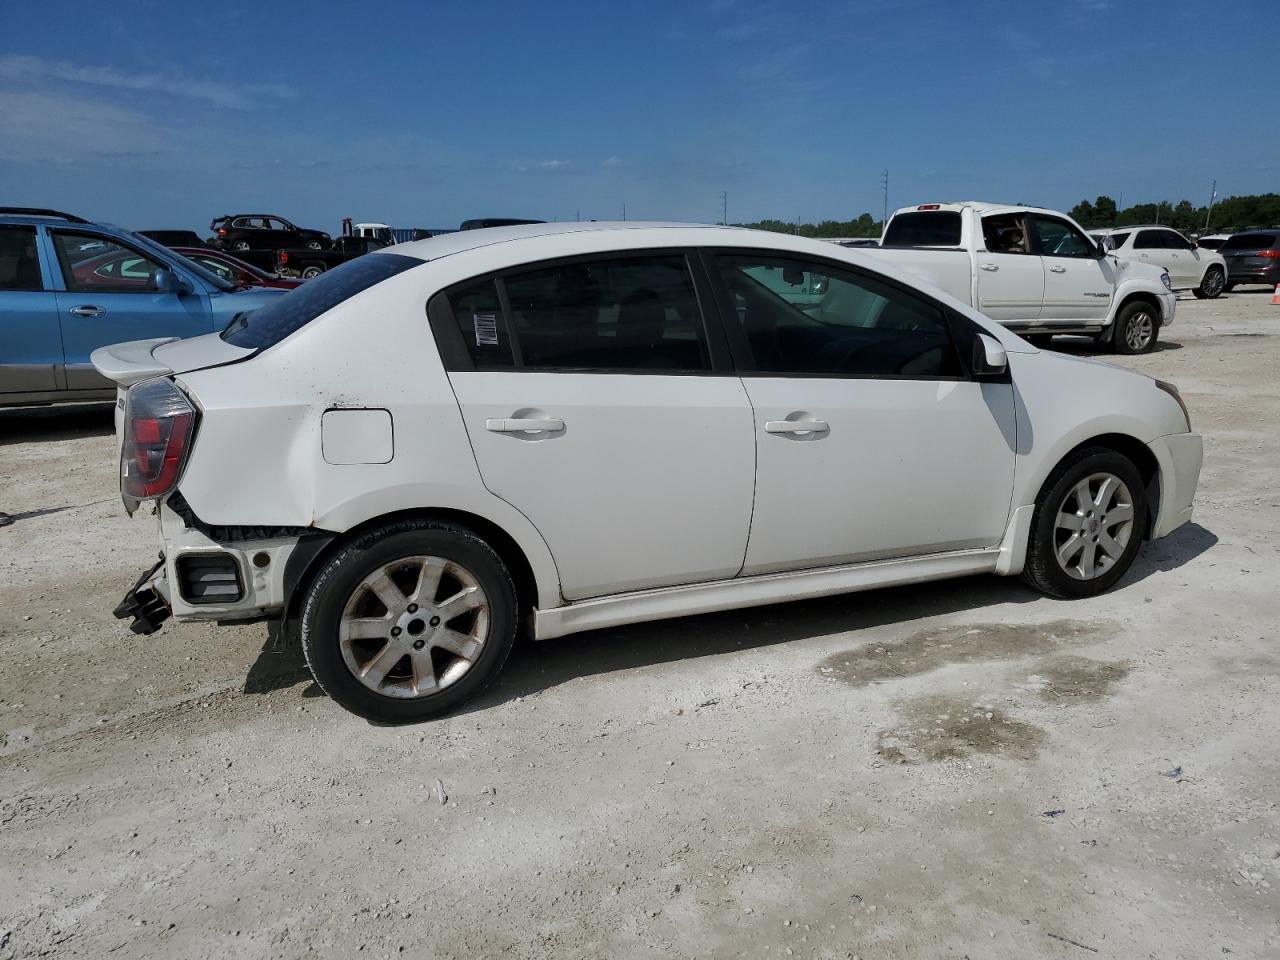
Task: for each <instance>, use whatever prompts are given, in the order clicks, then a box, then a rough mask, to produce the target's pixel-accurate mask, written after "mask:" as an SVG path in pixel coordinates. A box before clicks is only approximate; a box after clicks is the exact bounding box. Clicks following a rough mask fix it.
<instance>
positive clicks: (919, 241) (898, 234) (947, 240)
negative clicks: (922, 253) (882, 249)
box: [884, 210, 960, 247]
mask: <svg viewBox="0 0 1280 960" xmlns="http://www.w3.org/2000/svg"><path fill="white" fill-rule="evenodd" d="M884 245H885V246H886V247H958V246H960V214H959V212H958V211H952V210H934V211H930V212H927V213H925V212H912V213H899V214H898V215H896V216H895V217H894V218H893V219H892V220H890V221H889V229H888V230H886V231H885V234H884Z"/></svg>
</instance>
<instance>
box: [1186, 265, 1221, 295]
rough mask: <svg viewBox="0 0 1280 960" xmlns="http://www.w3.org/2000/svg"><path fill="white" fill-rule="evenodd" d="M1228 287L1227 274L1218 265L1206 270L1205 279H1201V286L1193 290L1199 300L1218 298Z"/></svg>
mask: <svg viewBox="0 0 1280 960" xmlns="http://www.w3.org/2000/svg"><path fill="white" fill-rule="evenodd" d="M1226 289H1227V277H1226V274H1224V273H1223V272H1222V270H1221V269H1220V268H1218V267H1210V268H1209V269H1208V270H1206V271H1205V274H1204V279H1202V280H1201V281H1200V286H1198V287H1196V288H1195V289H1194V290H1192V291H1191V292H1192V293H1194V294H1195V296H1196V299H1197V300H1217V299H1218V297H1220V296H1222V292H1223V291H1224V290H1226Z"/></svg>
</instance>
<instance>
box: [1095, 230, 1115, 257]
mask: <svg viewBox="0 0 1280 960" xmlns="http://www.w3.org/2000/svg"><path fill="white" fill-rule="evenodd" d="M1115 248H1116V242H1115V241H1114V240H1113V239H1111V234H1109V233H1105V234H1103V235H1102V237H1101V238H1100V239H1099V240H1098V259H1099V260H1101V259H1102V258H1103V257H1105V256H1107V254H1109V253H1110V252H1111V251H1112V250H1114V249H1115Z"/></svg>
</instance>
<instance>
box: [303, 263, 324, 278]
mask: <svg viewBox="0 0 1280 960" xmlns="http://www.w3.org/2000/svg"><path fill="white" fill-rule="evenodd" d="M322 273H324V265H323V264H319V263H308V264H307V265H306V266H304V267H303V268H302V279H303V280H314V279H315V278H316V277H318V276H320V274H322Z"/></svg>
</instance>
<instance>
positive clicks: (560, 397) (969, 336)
mask: <svg viewBox="0 0 1280 960" xmlns="http://www.w3.org/2000/svg"><path fill="white" fill-rule="evenodd" d="M982 212H983V211H979V210H971V211H970V212H969V216H970V217H971V218H972V222H971V223H970V224H969V227H968V229H973V228H980V227H981V224H980V222H979V221H980V218H981V215H982ZM1039 217H1040V214H1039V213H1036V212H1033V211H1029V210H1025V209H1024V210H1022V211H1021V212H1020V213H1018V214H1017V215H1015V217H1014V218H1013V221H1014V222H1019V221H1020V222H1021V223H1023V224H1024V225H1026V226H1027V227H1028V228H1029V229H1030V231H1031V234H1030V235H1031V236H1033V237H1040V238H1042V239H1041V240H1038V241H1034V240H1033V241H1032V242H1033V243H1037V244H1043V243H1044V242H1045V241H1044V239H1043V238H1045V237H1050V236H1056V237H1057V238H1058V241H1059V242H1062V241H1063V240H1064V235H1065V232H1064V231H1059V232H1058V233H1057V234H1051V233H1047V232H1045V231H1044V230H1038V229H1037V227H1036V221H1037V220H1038V219H1039ZM962 219H963V217H962ZM909 222H910V221H909ZM940 227H941V225H939V228H940ZM41 229H42V230H43V229H47V228H45V227H41ZM904 229H905V227H904ZM913 229H916V230H918V231H923V230H926V229H934V228H933V227H932V226H931V225H930V224H927V223H923V222H920V221H915V222H914V227H913ZM965 229H966V228H965V227H964V226H962V227H961V235H960V237H959V241H960V242H961V243H963V242H964V240H965V236H966V234H965V233H964V231H965ZM1069 242H1071V243H1074V242H1077V241H1076V239H1075V238H1074V237H1073V238H1072V239H1071V240H1070V241H1069ZM1079 242H1083V236H1082V237H1081V238H1080V240H1079ZM883 252H884V251H880V250H877V249H871V248H868V249H866V250H860V249H844V248H841V247H839V246H836V245H834V244H828V243H823V242H820V241H814V240H806V239H803V238H799V237H792V236H785V235H777V234H768V233H760V232H756V231H750V230H743V229H737V228H730V227H685V226H672V225H645V224H634V223H633V224H594V225H590V226H589V227H588V226H586V225H583V224H573V225H571V226H569V225H531V226H519V227H504V228H494V229H491V230H489V231H486V235H485V236H479V235H478V234H477V233H476V232H474V231H466V232H459V233H456V234H452V235H450V236H447V237H437V238H433V239H431V240H427V241H421V242H419V243H411V244H401V245H398V246H396V247H392V248H389V249H385V250H377V251H374V252H373V253H371V254H369V255H368V256H364V257H361V258H359V259H356V260H353V261H351V262H349V263H346V264H343V265H341V266H339V267H337V268H336V269H334V270H333V271H330V272H328V273H326V274H324V275H323V276H321V277H319V278H318V279H315V280H312V281H309V282H308V283H307V284H305V285H304V286H302V287H301V288H299V289H298V290H295V291H293V292H292V293H289V294H287V295H286V296H285V297H283V298H282V299H279V300H277V301H275V302H274V303H269V304H266V305H264V306H262V307H261V308H260V309H258V310H256V311H254V312H251V313H242V314H240V315H239V317H238V318H237V319H236V320H235V321H234V322H233V323H231V324H230V325H229V326H228V327H227V328H226V329H225V330H224V331H223V332H222V333H220V334H210V335H207V336H203V337H197V338H195V339H192V340H184V341H179V342H170V341H167V340H155V339H149V340H141V341H138V342H133V343H123V344H117V345H115V346H110V347H104V348H102V349H100V350H98V351H96V352H95V353H94V357H93V359H94V363H95V365H96V366H97V368H98V370H99V371H100V372H101V374H102V375H104V376H106V377H109V378H110V379H112V380H114V381H115V382H116V383H118V384H119V385H120V402H119V404H118V406H119V408H120V413H119V414H118V416H119V420H118V424H119V429H120V433H121V442H122V455H121V490H122V495H123V497H124V499H125V503H126V506H127V507H128V509H129V510H130V511H132V510H133V509H135V508H136V507H137V506H138V505H139V504H140V503H141V502H144V501H149V502H154V503H156V505H157V507H158V513H159V518H160V545H161V547H162V549H163V553H162V559H161V561H160V562H159V563H158V564H156V566H155V567H154V568H153V569H152V570H150V571H148V572H147V573H146V574H144V575H143V577H142V578H141V579H140V580H139V581H138V584H137V585H136V586H135V587H134V588H133V589H131V590H130V591H129V592H128V594H127V595H126V597H125V600H124V601H123V602H122V604H121V605H120V607H119V608H118V609H117V611H116V613H117V616H120V617H122V618H125V619H128V620H130V621H132V625H133V629H134V630H135V631H137V632H141V633H150V632H153V631H154V630H156V629H157V628H158V627H159V626H160V625H161V623H162V622H163V621H164V620H165V619H166V618H167V617H169V616H173V617H174V618H176V619H179V620H209V621H217V622H228V621H236V620H250V619H259V618H263V617H266V618H272V619H275V620H278V621H280V622H281V624H282V626H283V627H284V628H285V634H286V635H289V634H290V633H291V632H292V631H293V630H294V629H295V626H296V628H297V630H298V631H299V632H300V636H301V643H302V647H303V651H304V653H305V655H306V659H307V662H308V664H309V666H310V668H311V671H312V674H313V676H314V677H315V679H316V682H317V683H318V684H319V685H320V687H321V688H322V689H324V690H325V691H327V692H328V693H329V694H330V695H331V696H332V697H333V698H334V699H335V700H337V701H338V702H339V703H340V704H342V705H343V706H344V707H346V708H347V709H349V710H352V711H354V712H356V713H358V714H360V715H362V716H365V717H369V718H373V719H377V720H382V721H393V722H395V721H408V720H416V719H421V718H424V717H429V716H434V715H437V714H439V713H442V712H444V711H447V710H450V709H452V708H454V707H457V706H458V705H459V704H461V703H463V702H465V701H467V700H469V699H471V698H472V697H474V696H475V695H476V693H477V692H478V691H479V690H480V689H481V688H482V687H484V686H485V685H486V684H487V683H488V682H490V681H491V680H492V679H493V678H494V676H495V675H496V674H497V673H498V672H499V670H500V669H501V668H502V665H503V663H504V661H505V660H506V658H507V654H508V652H509V651H510V649H511V646H512V643H513V640H514V638H515V635H516V632H517V630H518V629H520V628H521V626H522V624H527V625H528V629H529V630H530V631H531V632H532V633H533V635H534V636H535V637H538V638H545V637H556V636H561V635H564V634H568V633H573V632H576V631H581V630H588V629H593V628H597V627H607V626H611V625H618V624H625V623H635V622H639V621H645V620H654V619H658V618H663V617H672V616H680V615H685V614H693V613H701V612H708V611H714V610H725V609H731V608H736V607H747V606H753V605H757V604H763V603H772V602H777V601H780V600H794V599H799V598H805V597H814V596H821V595H827V594H833V593H840V592H845V591H850V590H860V589H867V588H870V587H874V586H880V585H886V584H895V583H914V582H920V581H924V580H932V579H937V578H942V577H949V576H958V575H964V574H976V573H999V574H1006V575H1017V574H1021V575H1023V576H1024V578H1026V580H1027V581H1028V582H1029V583H1030V584H1032V585H1033V586H1035V587H1036V588H1037V589H1039V590H1042V591H1044V592H1046V593H1048V594H1051V595H1053V596H1058V597H1064V598H1070V597H1084V596H1091V595H1093V594H1096V593H1098V592H1100V591H1102V590H1105V589H1107V588H1109V587H1110V586H1111V585H1112V584H1114V583H1115V582H1116V580H1117V579H1118V578H1119V577H1121V576H1122V575H1123V574H1124V572H1125V571H1126V570H1127V569H1128V567H1129V566H1130V564H1131V563H1132V561H1133V559H1134V557H1135V556H1136V555H1137V553H1138V551H1139V550H1140V549H1141V544H1142V541H1143V540H1144V539H1146V538H1149V537H1161V536H1164V535H1166V534H1168V533H1169V532H1171V531H1172V530H1174V529H1176V528H1177V527H1178V526H1179V525H1181V524H1183V523H1185V522H1186V521H1187V520H1188V519H1190V517H1191V511H1192V498H1193V495H1194V492H1195V487H1196V482H1197V477H1198V474H1199V469H1200V462H1201V440H1200V437H1199V436H1198V435H1197V434H1195V433H1193V432H1191V424H1190V417H1189V416H1188V414H1187V412H1186V407H1185V406H1184V405H1183V403H1182V401H1181V399H1180V398H1179V396H1178V394H1177V391H1176V390H1175V389H1174V388H1173V387H1172V386H1170V385H1169V384H1165V383H1161V382H1159V381H1155V380H1152V379H1151V378H1149V377H1146V376H1143V375H1141V374H1139V373H1137V372H1135V371H1132V370H1128V369H1124V368H1119V367H1114V366H1111V365H1107V364H1099V363H1093V362H1090V361H1087V360H1081V359H1077V358H1073V357H1069V356H1066V355H1062V354H1056V353H1050V352H1043V351H1039V350H1037V349H1036V348H1035V347H1034V346H1032V345H1030V344H1028V343H1027V342H1026V341H1024V340H1022V339H1020V338H1019V337H1018V336H1016V335H1015V334H1014V333H1012V332H1011V331H1010V330H1008V329H1006V328H1004V327H1002V326H1001V325H1000V324H999V323H996V322H993V321H992V320H991V319H989V318H988V317H986V316H984V315H982V314H981V313H979V312H978V311H977V310H975V309H973V308H972V307H971V306H969V303H968V302H967V301H965V300H962V299H957V298H956V297H953V296H950V295H948V294H947V293H945V292H944V291H942V290H940V289H938V288H937V287H936V286H932V285H928V284H924V283H922V282H921V281H920V280H919V279H918V278H917V277H915V276H913V275H911V274H909V273H907V272H905V271H903V270H899V269H896V268H895V267H894V266H892V265H890V264H889V263H888V262H887V261H886V260H885V259H884V258H883V257H882V256H881V254H882V253H883ZM901 252H904V253H909V252H912V251H901ZM922 252H923V251H922ZM975 254H976V256H977V259H978V262H979V263H981V262H985V261H986V259H987V257H988V256H995V255H996V254H995V253H993V252H992V251H990V250H987V249H981V251H980V252H979V251H977V250H975ZM1042 255H1043V256H1044V257H1045V259H1046V260H1051V259H1053V257H1055V256H1058V255H1068V254H1064V253H1063V250H1062V249H1057V250H1054V251H1052V252H1046V253H1043V254H1042V253H1040V252H1039V248H1033V250H1032V251H1031V252H1028V253H1026V254H1023V256H1022V259H1021V260H1020V261H1019V262H1020V263H1025V264H1031V263H1033V262H1034V263H1037V264H1038V263H1039V259H1040V257H1041V256H1042ZM1089 256H1090V258H1092V259H1088V260H1086V258H1081V259H1082V262H1089V263H1093V262H1094V261H1096V260H1100V259H1102V258H1101V257H1098V256H1096V254H1090V255H1089ZM957 259H961V258H957ZM1107 260H1108V262H1109V263H1111V270H1112V271H1113V273H1115V274H1116V275H1119V274H1120V273H1122V272H1123V271H1122V270H1121V268H1120V267H1119V266H1118V265H1116V263H1114V262H1113V258H1107ZM1139 266H1140V265H1136V264H1135V265H1134V270H1135V273H1136V274H1141V275H1143V276H1146V275H1148V274H1150V273H1151V271H1152V270H1154V268H1151V267H1145V268H1142V269H1138V268H1139ZM1011 272H1012V271H1011ZM1096 282H1101V281H1096ZM1157 282H1158V281H1157ZM1032 286H1034V284H1033V285H1032ZM963 292H965V291H962V293H963ZM1166 292H1167V291H1166ZM979 293H980V294H981V295H984V296H985V295H986V294H983V293H982V291H981V290H980V291H979ZM230 296H235V295H230ZM1040 297H1041V294H1040V292H1037V293H1036V294H1035V297H1031V296H1030V295H1028V299H1029V300H1031V299H1034V300H1036V302H1037V304H1038V303H1039V302H1040ZM1107 297H1108V300H1109V301H1119V302H1120V303H1123V302H1125V300H1124V298H1125V297H1127V294H1126V293H1125V291H1124V289H1123V286H1122V285H1121V284H1117V286H1116V288H1115V289H1114V290H1111V289H1110V288H1109V291H1108V293H1107ZM1114 305H1115V306H1117V307H1118V306H1119V303H1117V304H1114ZM299 478H305V482H299ZM531 478H537V479H536V482H534V481H533V480H531ZM709 504H714V509H708V505H709Z"/></svg>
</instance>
